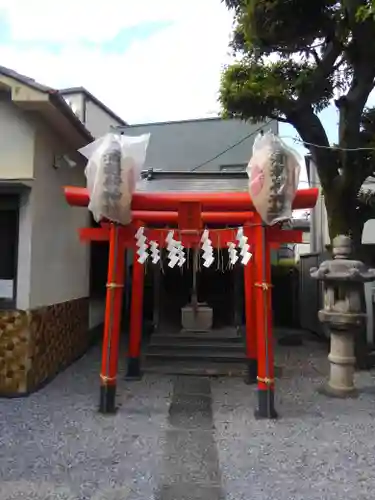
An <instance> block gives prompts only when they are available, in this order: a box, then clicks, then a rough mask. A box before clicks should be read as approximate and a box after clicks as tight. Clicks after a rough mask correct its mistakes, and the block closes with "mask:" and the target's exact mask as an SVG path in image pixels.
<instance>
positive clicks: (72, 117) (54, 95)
mask: <svg viewBox="0 0 375 500" xmlns="http://www.w3.org/2000/svg"><path fill="white" fill-rule="evenodd" d="M0 73H1V74H3V75H5V76H8V77H9V78H13V79H14V80H17V81H18V82H20V83H23V84H24V85H27V86H29V87H31V88H33V89H35V90H38V91H39V92H43V93H45V94H49V96H50V100H51V102H52V104H53V105H54V106H55V107H56V108H57V109H58V110H59V111H60V112H61V113H62V114H63V115H64V116H65V117H66V118H67V119H68V120H69V121H70V122H71V124H72V125H73V126H74V127H75V128H76V129H77V130H78V131H79V132H80V133H81V134H82V135H83V136H84V137H85V138H86V139H87V140H88V141H93V140H94V138H93V136H92V135H91V134H90V132H89V131H88V130H87V128H86V127H85V126H84V124H83V123H82V122H81V120H80V119H79V118H78V116H77V115H76V114H75V113H74V112H73V110H72V109H71V107H70V106H69V104H68V103H67V102H66V101H65V99H64V98H63V96H62V95H61V94H60V93H59V91H58V90H56V89H53V88H52V87H47V86H46V85H41V84H40V83H38V82H36V81H35V80H33V79H32V78H29V77H28V76H25V75H21V74H20V73H17V71H14V70H12V69H9V68H6V67H5V66H0Z"/></svg>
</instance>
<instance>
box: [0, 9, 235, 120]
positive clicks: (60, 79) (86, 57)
mask: <svg viewBox="0 0 375 500" xmlns="http://www.w3.org/2000/svg"><path fill="white" fill-rule="evenodd" d="M55 5H56V4H55V3H53V2H50V1H47V0H34V1H33V2H30V1H29V0H17V1H16V2H12V1H11V0H8V1H7V2H5V0H0V9H1V8H3V9H4V12H5V13H6V15H7V16H8V20H9V22H10V27H11V33H12V37H13V38H14V40H28V41H35V40H39V41H43V40H44V41H46V42H47V41H50V42H53V41H64V42H65V44H64V49H63V50H62V51H61V52H58V53H57V52H55V53H54V52H53V51H51V50H48V44H47V43H46V44H45V45H43V46H41V45H40V44H39V45H38V47H41V48H33V49H32V48H29V49H26V50H25V49H23V50H22V51H21V50H17V48H16V45H14V46H12V45H8V46H1V45H0V64H3V65H4V66H8V67H10V68H12V69H15V70H16V71H19V72H22V73H24V74H26V75H27V76H30V77H32V78H35V79H36V80H37V81H39V82H41V83H45V84H47V85H51V86H53V87H56V88H62V87H66V86H79V85H83V86H85V87H86V88H88V90H90V91H91V92H92V93H93V94H94V95H96V96H97V97H98V98H99V99H101V100H102V101H103V102H105V103H106V104H107V105H108V106H109V107H111V108H112V109H113V110H114V111H115V112H117V113H118V114H119V115H120V116H122V117H123V118H124V119H126V120H128V121H129V122H130V123H134V122H142V121H155V120H173V119H184V118H196V117H202V116H207V115H208V114H210V113H211V114H212V112H213V111H218V110H219V106H218V103H217V91H218V88H219V82H220V73H221V69H222V66H223V64H225V62H226V61H228V42H229V36H230V31H231V25H232V17H231V15H230V13H229V12H228V11H227V10H226V8H225V7H224V5H223V4H222V2H221V1H220V0H204V1H202V0H178V1H176V0H159V1H157V2H156V1H155V0H143V1H141V0H139V1H137V2H135V1H134V0H107V1H106V2H92V1H89V0H79V1H76V2H72V1H66V2H64V4H63V5H59V7H58V8H56V7H52V6H55ZM31 6H32V7H31ZM177 6H178V7H177ZM31 19H32V21H33V22H30V20H31ZM148 21H171V22H172V24H171V25H170V26H169V27H167V28H165V29H164V30H162V31H159V32H158V33H156V34H154V35H152V36H150V37H149V38H147V39H144V40H140V41H135V42H134V43H132V44H131V45H130V46H129V47H128V48H127V50H126V51H125V52H124V53H122V54H118V53H112V54H108V53H105V52H104V51H102V50H100V48H99V47H100V46H99V45H96V47H97V48H94V47H93V48H91V49H90V48H89V47H86V48H85V46H84V45H82V44H81V43H80V42H81V41H82V40H87V41H94V42H102V41H104V40H109V39H111V38H113V37H114V36H115V35H116V34H117V33H118V32H119V31H120V30H121V29H122V28H124V27H129V26H134V25H136V24H139V23H141V22H148ZM43 47H45V48H43Z"/></svg>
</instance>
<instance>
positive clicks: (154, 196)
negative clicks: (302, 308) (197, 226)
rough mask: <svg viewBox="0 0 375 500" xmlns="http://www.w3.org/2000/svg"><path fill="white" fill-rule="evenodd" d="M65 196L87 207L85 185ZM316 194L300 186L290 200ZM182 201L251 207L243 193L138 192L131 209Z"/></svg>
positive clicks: (310, 201) (302, 204)
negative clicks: (293, 197)
mask: <svg viewBox="0 0 375 500" xmlns="http://www.w3.org/2000/svg"><path fill="white" fill-rule="evenodd" d="M64 193H65V198H66V201H67V202H68V203H69V205H72V206H77V207H87V206H88V204H89V193H88V190H87V188H81V187H73V186H66V187H65V188H64ZM318 195H319V189H318V188H309V189H299V190H298V191H297V193H296V197H295V199H294V202H293V208H294V209H295V210H299V209H305V208H313V207H314V206H315V204H316V202H317V199H318ZM181 202H196V203H201V205H202V210H203V211H217V212H222V211H249V210H254V206H253V203H252V201H251V198H250V195H249V194H248V193H247V192H243V193H189V192H181V193H176V192H175V193H140V192H136V193H134V194H133V198H132V210H144V211H149V210H151V211H153V210H162V211H163V210H165V211H178V207H179V204H180V203H181Z"/></svg>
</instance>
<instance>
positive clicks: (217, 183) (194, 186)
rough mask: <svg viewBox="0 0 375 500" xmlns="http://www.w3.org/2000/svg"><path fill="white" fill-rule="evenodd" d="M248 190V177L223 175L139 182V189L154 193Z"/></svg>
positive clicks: (143, 180)
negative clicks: (227, 176)
mask: <svg viewBox="0 0 375 500" xmlns="http://www.w3.org/2000/svg"><path fill="white" fill-rule="evenodd" d="M247 190H248V180H247V178H245V177H244V178H236V179H233V178H232V179H230V178H225V177H223V176H218V177H216V178H212V177H211V178H209V177H200V176H197V177H190V176H189V177H186V178H182V177H180V178H160V179H152V180H147V179H142V180H141V181H140V182H139V183H138V184H137V191H141V192H153V193H165V192H169V193H173V192H183V191H185V192H186V191H193V192H201V193H210V192H215V193H223V192H246V191H247Z"/></svg>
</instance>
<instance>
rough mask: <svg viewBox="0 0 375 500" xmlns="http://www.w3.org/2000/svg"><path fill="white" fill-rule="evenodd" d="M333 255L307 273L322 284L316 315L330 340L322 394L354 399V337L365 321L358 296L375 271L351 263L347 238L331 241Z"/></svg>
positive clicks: (339, 237)
mask: <svg viewBox="0 0 375 500" xmlns="http://www.w3.org/2000/svg"><path fill="white" fill-rule="evenodd" d="M332 253H333V259H332V260H326V261H324V262H322V263H321V264H320V266H319V268H312V269H310V274H311V277H312V278H315V279H317V280H320V281H323V283H324V306H323V309H322V310H320V311H319V313H318V315H319V320H320V321H321V322H322V323H323V325H325V326H326V327H327V329H328V331H329V332H330V337H331V350H330V354H329V356H328V360H329V362H330V375H329V381H328V384H327V386H326V387H325V389H324V391H323V392H324V393H326V394H327V395H331V396H336V397H353V396H355V395H356V388H355V386H354V369H355V361H356V359H355V335H358V334H359V333H360V331H361V329H362V328H364V325H365V320H366V312H365V311H364V310H363V309H362V302H361V292H362V289H363V283H365V282H369V281H374V280H375V270H374V269H369V268H368V267H367V266H366V265H365V264H364V263H363V262H361V261H358V260H351V259H350V257H351V254H352V242H351V239H350V238H349V237H348V236H337V237H336V238H335V239H334V240H333V242H332Z"/></svg>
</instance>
